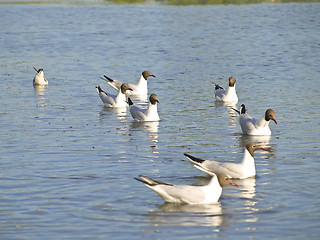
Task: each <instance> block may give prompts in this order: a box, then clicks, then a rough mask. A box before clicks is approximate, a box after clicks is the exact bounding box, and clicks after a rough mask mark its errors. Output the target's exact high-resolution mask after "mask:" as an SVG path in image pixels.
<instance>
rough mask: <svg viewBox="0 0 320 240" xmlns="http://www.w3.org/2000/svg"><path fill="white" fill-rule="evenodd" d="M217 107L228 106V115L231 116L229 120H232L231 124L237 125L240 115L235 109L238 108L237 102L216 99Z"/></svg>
mask: <svg viewBox="0 0 320 240" xmlns="http://www.w3.org/2000/svg"><path fill="white" fill-rule="evenodd" d="M215 105H216V107H226V108H227V110H228V116H229V121H230V125H231V126H232V127H235V126H237V117H238V113H237V112H236V111H235V110H233V108H234V109H237V102H219V101H216V103H215Z"/></svg>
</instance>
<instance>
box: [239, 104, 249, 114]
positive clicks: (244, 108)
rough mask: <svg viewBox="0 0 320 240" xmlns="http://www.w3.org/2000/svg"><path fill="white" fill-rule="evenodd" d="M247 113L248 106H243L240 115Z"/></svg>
mask: <svg viewBox="0 0 320 240" xmlns="http://www.w3.org/2000/svg"><path fill="white" fill-rule="evenodd" d="M246 112H247V110H246V106H245V105H244V104H241V107H240V114H245V113H246Z"/></svg>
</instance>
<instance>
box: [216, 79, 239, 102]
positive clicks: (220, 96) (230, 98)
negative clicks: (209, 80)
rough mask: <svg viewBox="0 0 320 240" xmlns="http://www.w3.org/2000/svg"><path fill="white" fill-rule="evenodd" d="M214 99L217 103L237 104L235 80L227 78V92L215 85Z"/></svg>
mask: <svg viewBox="0 0 320 240" xmlns="http://www.w3.org/2000/svg"><path fill="white" fill-rule="evenodd" d="M213 84H214V85H215V97H216V100H217V101H219V102H234V103H236V102H238V96H237V92H236V79H235V78H234V77H229V87H228V89H227V90H225V89H223V87H220V86H219V85H218V84H215V83H213Z"/></svg>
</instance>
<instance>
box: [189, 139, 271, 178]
mask: <svg viewBox="0 0 320 240" xmlns="http://www.w3.org/2000/svg"><path fill="white" fill-rule="evenodd" d="M256 150H266V149H264V148H260V147H258V146H257V145H256V144H254V143H249V144H247V145H246V148H245V150H244V154H243V158H242V161H241V162H240V163H231V162H226V163H220V162H217V161H211V160H202V159H200V158H196V157H193V156H191V155H189V154H186V153H185V154H184V155H185V156H186V157H187V158H188V159H189V160H190V161H191V162H190V163H192V164H193V165H194V167H195V168H198V169H199V170H200V171H202V172H205V173H207V174H208V175H210V176H214V175H215V174H218V173H223V174H225V175H227V176H228V177H230V178H236V179H245V178H249V177H253V176H255V175H256V168H255V162H254V151H256Z"/></svg>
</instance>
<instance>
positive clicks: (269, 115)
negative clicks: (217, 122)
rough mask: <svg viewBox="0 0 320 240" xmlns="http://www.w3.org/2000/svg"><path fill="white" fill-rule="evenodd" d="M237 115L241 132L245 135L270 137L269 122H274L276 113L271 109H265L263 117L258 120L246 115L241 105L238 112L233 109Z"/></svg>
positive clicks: (244, 108) (243, 106)
mask: <svg viewBox="0 0 320 240" xmlns="http://www.w3.org/2000/svg"><path fill="white" fill-rule="evenodd" d="M233 110H235V111H236V112H238V113H239V115H240V116H239V123H240V127H241V130H242V132H243V133H244V134H247V135H271V130H270V127H269V123H270V120H272V121H274V122H275V124H277V121H276V113H275V111H274V110H273V109H267V111H266V112H265V114H264V116H262V117H261V118H260V119H257V118H253V117H251V116H250V115H249V114H247V111H246V107H245V105H244V104H242V105H241V107H240V110H237V109H234V108H233Z"/></svg>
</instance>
